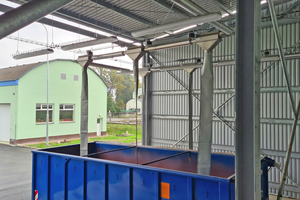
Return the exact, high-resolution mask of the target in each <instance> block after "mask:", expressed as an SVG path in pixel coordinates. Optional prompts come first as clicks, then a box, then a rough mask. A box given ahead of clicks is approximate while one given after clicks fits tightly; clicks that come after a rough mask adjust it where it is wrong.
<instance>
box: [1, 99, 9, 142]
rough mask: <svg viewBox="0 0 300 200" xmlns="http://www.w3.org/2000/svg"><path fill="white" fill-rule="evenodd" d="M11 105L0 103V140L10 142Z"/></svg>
mask: <svg viewBox="0 0 300 200" xmlns="http://www.w3.org/2000/svg"><path fill="white" fill-rule="evenodd" d="M9 136H10V105H9V104H5V105H3V104H2V105H1V104H0V140H1V141H5V142H9V139H10V137H9Z"/></svg>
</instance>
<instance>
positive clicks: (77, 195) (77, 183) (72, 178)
mask: <svg viewBox="0 0 300 200" xmlns="http://www.w3.org/2000/svg"><path fill="white" fill-rule="evenodd" d="M67 174H68V176H67V182H68V184H67V189H68V199H70V200H80V199H83V196H84V193H83V190H84V161H81V160H70V161H69V162H68V163H67Z"/></svg>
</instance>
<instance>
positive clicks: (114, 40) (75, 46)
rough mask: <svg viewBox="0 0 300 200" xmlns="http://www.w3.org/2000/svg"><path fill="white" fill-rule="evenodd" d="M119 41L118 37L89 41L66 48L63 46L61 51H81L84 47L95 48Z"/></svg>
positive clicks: (69, 45)
mask: <svg viewBox="0 0 300 200" xmlns="http://www.w3.org/2000/svg"><path fill="white" fill-rule="evenodd" d="M117 41H118V39H117V38H116V37H108V38H100V39H95V40H89V41H84V42H79V43H74V44H68V45H64V46H61V50H63V51H69V50H73V49H79V48H83V47H89V46H95V45H98V44H105V43H110V42H117Z"/></svg>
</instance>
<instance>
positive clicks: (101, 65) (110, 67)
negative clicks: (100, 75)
mask: <svg viewBox="0 0 300 200" xmlns="http://www.w3.org/2000/svg"><path fill="white" fill-rule="evenodd" d="M90 66H92V67H98V68H104V69H110V70H117V71H130V70H129V69H126V68H121V67H115V66H111V65H105V64H100V63H94V62H93V63H91V64H90Z"/></svg>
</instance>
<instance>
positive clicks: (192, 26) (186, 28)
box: [173, 24, 197, 34]
mask: <svg viewBox="0 0 300 200" xmlns="http://www.w3.org/2000/svg"><path fill="white" fill-rule="evenodd" d="M195 27H197V25H196V24H194V25H191V26H188V27H185V28H182V29H179V30H176V31H174V32H173V34H176V33H180V32H182V31H185V30H188V29H191V28H195Z"/></svg>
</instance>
